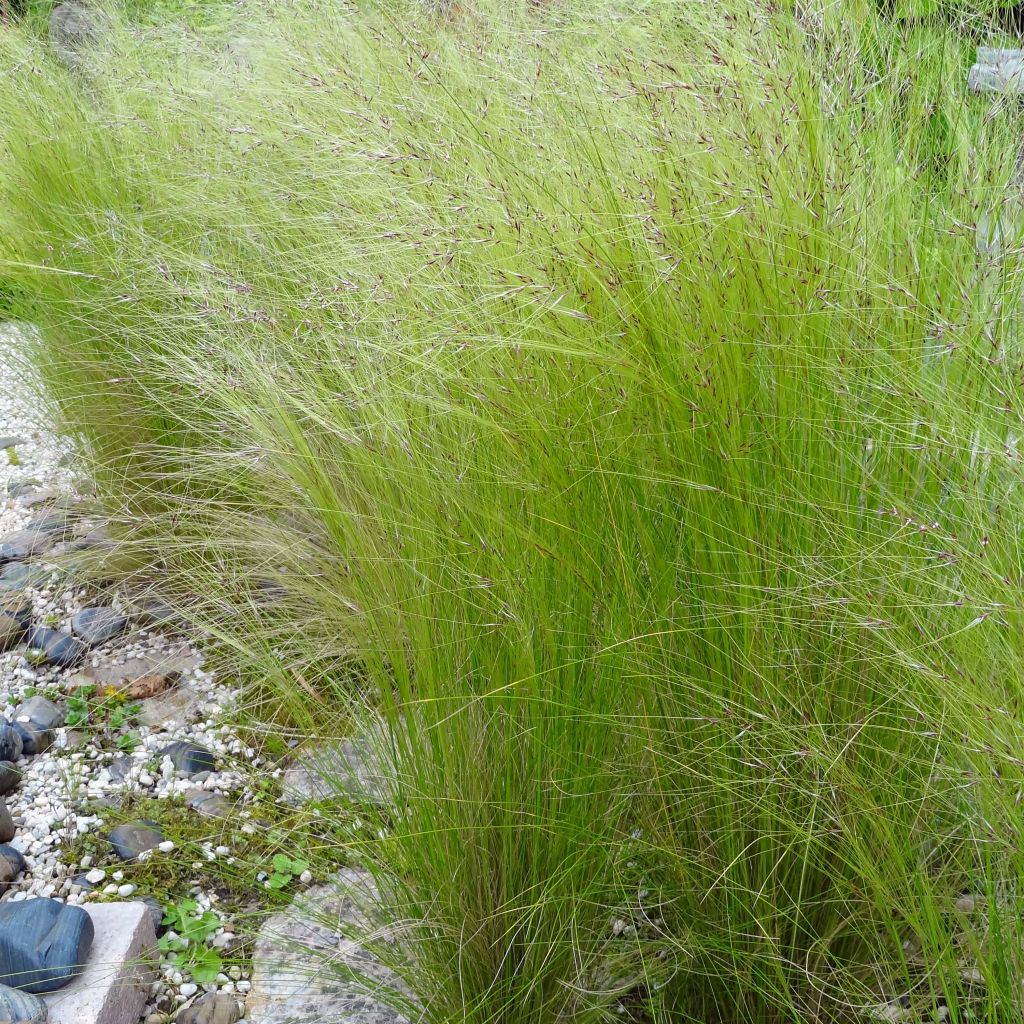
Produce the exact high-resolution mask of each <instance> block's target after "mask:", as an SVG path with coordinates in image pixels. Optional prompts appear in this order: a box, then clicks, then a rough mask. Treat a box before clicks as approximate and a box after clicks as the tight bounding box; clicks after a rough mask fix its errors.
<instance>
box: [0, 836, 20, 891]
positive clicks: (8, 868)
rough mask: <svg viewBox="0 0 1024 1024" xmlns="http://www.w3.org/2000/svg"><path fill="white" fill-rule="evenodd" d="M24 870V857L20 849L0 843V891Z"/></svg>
mask: <svg viewBox="0 0 1024 1024" xmlns="http://www.w3.org/2000/svg"><path fill="white" fill-rule="evenodd" d="M24 870H25V858H24V857H22V855H21V851H20V850H16V849H15V848H14V847H13V846H7V845H6V843H5V844H3V845H0V892H4V891H5V890H6V889H7V887H8V886H9V885H10V884H11V882H13V881H14V880H15V879H16V878H17V877H18V875H20V874H21V873H22V871H24Z"/></svg>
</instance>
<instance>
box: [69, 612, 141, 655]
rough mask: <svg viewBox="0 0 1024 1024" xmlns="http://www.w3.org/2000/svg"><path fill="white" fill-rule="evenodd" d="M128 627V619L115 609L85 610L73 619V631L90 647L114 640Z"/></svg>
mask: <svg viewBox="0 0 1024 1024" xmlns="http://www.w3.org/2000/svg"><path fill="white" fill-rule="evenodd" d="M127 625H128V619H127V618H125V616H123V615H122V614H121V613H120V612H117V611H114V609H113V608H83V609H82V610H81V611H80V612H78V614H76V615H75V616H73V617H72V619H71V629H72V631H73V632H74V633H75V634H77V635H78V636H80V637H81V638H82V639H83V640H84V641H85V642H86V643H87V644H89V646H90V647H95V646H96V645H97V644H102V643H106V642H107V641H108V640H112V639H113V638H114V637H115V636H117V635H118V634H119V633H123V632H124V630H125V628H126V627H127Z"/></svg>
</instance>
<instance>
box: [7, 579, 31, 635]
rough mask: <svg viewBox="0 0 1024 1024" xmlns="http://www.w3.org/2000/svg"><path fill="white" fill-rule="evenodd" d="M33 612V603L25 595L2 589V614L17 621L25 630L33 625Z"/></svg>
mask: <svg viewBox="0 0 1024 1024" xmlns="http://www.w3.org/2000/svg"><path fill="white" fill-rule="evenodd" d="M32 611H33V608H32V602H31V601H30V600H29V599H28V598H27V597H26V596H25V595H24V594H18V593H8V592H7V591H4V590H2V589H0V612H3V614H4V615H9V616H10V617H11V618H12V619H16V620H17V621H18V622H20V623H21V624H22V626H24V627H25V629H28V627H29V626H31V625H32Z"/></svg>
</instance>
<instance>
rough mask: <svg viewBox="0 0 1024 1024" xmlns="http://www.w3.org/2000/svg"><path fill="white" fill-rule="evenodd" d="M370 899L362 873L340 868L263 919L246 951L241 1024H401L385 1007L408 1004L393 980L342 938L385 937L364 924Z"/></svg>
mask: <svg viewBox="0 0 1024 1024" xmlns="http://www.w3.org/2000/svg"><path fill="white" fill-rule="evenodd" d="M375 901H376V892H375V890H374V888H373V882H372V880H371V879H370V876H369V874H368V873H367V872H362V871H354V870H352V869H346V870H344V871H342V872H341V873H340V874H339V875H338V877H337V879H336V880H335V882H334V884H330V885H322V886H316V887H314V888H312V889H309V890H307V891H306V892H305V893H304V894H303V895H302V896H301V897H299V898H298V899H297V900H296V902H295V903H294V904H293V905H292V906H291V907H290V908H289V909H288V910H287V911H285V912H284V913H282V914H275V915H273V916H272V917H269V918H268V919H267V920H266V922H265V923H264V925H263V927H262V928H261V929H260V933H259V935H258V937H257V939H256V943H255V947H254V950H253V958H252V989H251V991H250V992H249V998H248V999H247V1000H246V1008H245V1016H246V1020H247V1021H248V1022H249V1024H284V1022H285V1021H287V1022H288V1024H321V1022H325V1021H332V1022H336V1024H408V1018H407V1017H406V1016H404V1015H403V1014H402V1013H400V1012H399V1011H398V1010H397V1009H395V1007H394V1006H392V1005H389V1003H394V1004H395V1005H401V1004H402V1002H403V1000H405V1001H409V999H410V997H409V995H408V992H407V990H406V989H405V987H404V986H403V984H402V982H401V980H400V979H399V978H398V977H397V975H395V974H394V973H393V972H392V971H391V970H390V969H389V968H387V967H385V966H384V964H382V963H381V962H380V960H379V959H377V957H375V956H374V955H373V954H372V953H370V952H369V951H368V950H367V949H365V948H364V947H363V946H361V945H359V943H358V942H357V941H355V940H354V939H353V938H352V937H350V933H354V934H358V933H362V932H365V931H368V930H372V931H373V932H374V933H375V934H376V935H377V936H378V937H381V938H382V939H384V938H386V937H387V936H386V934H384V935H382V931H381V928H380V926H379V924H376V925H374V924H372V923H371V915H372V913H373V911H372V909H371V908H372V906H373V905H374V903H375ZM352 973H355V974H357V975H358V976H359V977H361V978H364V979H366V984H365V985H360V984H357V983H356V982H355V981H354V980H353V979H352V977H351V975H352ZM370 990H373V994H371V993H370Z"/></svg>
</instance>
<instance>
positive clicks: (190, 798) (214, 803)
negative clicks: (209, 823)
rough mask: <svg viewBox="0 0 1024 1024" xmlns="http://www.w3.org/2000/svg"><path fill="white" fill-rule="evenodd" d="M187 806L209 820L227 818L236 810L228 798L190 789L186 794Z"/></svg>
mask: <svg viewBox="0 0 1024 1024" xmlns="http://www.w3.org/2000/svg"><path fill="white" fill-rule="evenodd" d="M185 804H186V806H188V807H191V808H192V810H194V811H198V813H199V814H202V815H205V816H206V817H207V818H226V817H228V816H229V815H230V814H231V812H232V811H233V810H234V808H235V805H234V804H233V803H232V802H231V801H230V800H229V799H228V798H227V797H226V796H223V795H221V794H220V793H212V792H211V791H210V790H208V789H190V790H189V791H188V792H187V793H186V794H185Z"/></svg>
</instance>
